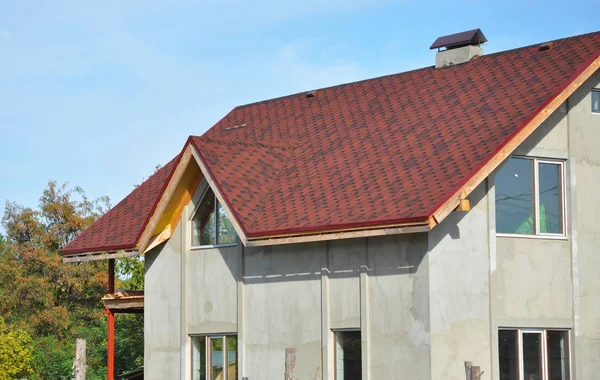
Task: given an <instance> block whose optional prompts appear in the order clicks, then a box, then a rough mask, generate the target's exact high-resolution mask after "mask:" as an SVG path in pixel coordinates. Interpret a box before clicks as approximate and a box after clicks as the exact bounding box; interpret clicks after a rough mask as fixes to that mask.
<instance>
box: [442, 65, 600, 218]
mask: <svg viewBox="0 0 600 380" xmlns="http://www.w3.org/2000/svg"><path fill="white" fill-rule="evenodd" d="M599 68H600V57H596V59H594V60H593V61H592V63H591V64H590V65H588V66H587V67H586V68H585V69H584V70H583V71H582V72H581V73H580V74H579V75H577V77H575V79H574V80H573V81H571V83H569V84H568V85H567V86H566V87H565V88H564V89H563V90H562V91H561V92H560V93H559V94H558V95H557V96H555V97H554V99H552V100H551V101H550V102H549V103H548V104H547V105H546V106H545V107H544V108H543V109H542V110H541V111H540V112H538V113H537V115H535V116H534V117H533V118H532V119H531V120H530V121H529V122H528V123H527V124H526V125H525V126H524V127H523V128H521V130H520V131H518V132H517V133H516V134H515V136H514V137H513V138H512V139H511V140H510V141H509V142H508V143H507V144H506V145H505V146H504V147H502V149H500V150H499V151H498V152H497V153H496V154H495V155H494V156H493V157H492V158H491V159H490V160H489V161H488V162H487V163H486V164H485V165H484V166H483V167H482V168H481V169H479V170H478V171H477V173H475V174H474V175H473V176H472V177H471V178H470V179H469V180H468V181H467V182H466V183H465V184H464V185H463V186H462V187H461V188H459V189H458V190H457V191H456V192H455V193H454V194H452V196H451V197H450V198H448V200H447V201H446V202H445V203H443V204H442V205H441V206H440V207H438V209H437V210H436V211H435V212H434V213H433V215H432V216H431V217H430V224H431V225H432V227H433V226H435V225H436V224H440V223H441V222H442V221H443V220H444V219H446V217H447V216H448V215H450V213H451V212H452V211H454V210H455V209H456V208H457V207H458V206H459V204H460V201H461V200H462V199H465V198H466V197H467V196H468V195H469V194H471V192H473V190H475V188H476V187H477V186H479V184H481V183H482V182H483V181H484V180H485V179H486V178H487V177H488V176H489V175H490V174H491V173H492V172H493V171H494V170H496V168H498V166H500V165H501V164H502V163H503V162H504V160H506V159H507V158H508V157H509V156H510V155H511V154H512V153H513V152H514V151H515V149H516V148H517V147H518V146H519V145H521V144H522V143H523V142H524V141H525V140H526V139H527V138H528V137H529V136H531V134H532V133H533V132H534V131H535V130H536V129H537V128H538V127H539V126H540V125H541V124H542V123H543V122H544V121H546V120H547V119H548V117H550V115H552V113H553V112H554V111H556V110H557V109H558V107H560V105H561V104H562V103H563V102H564V101H565V100H567V98H568V97H569V96H571V95H572V94H573V93H574V92H575V90H577V89H578V88H579V87H580V86H581V85H582V84H583V83H584V82H585V81H586V80H587V79H588V78H589V77H590V76H592V74H594V72H596V70H598V69H599Z"/></svg>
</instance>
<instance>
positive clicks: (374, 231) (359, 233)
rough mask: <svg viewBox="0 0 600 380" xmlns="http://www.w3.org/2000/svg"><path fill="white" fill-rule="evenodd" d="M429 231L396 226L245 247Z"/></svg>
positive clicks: (423, 227) (262, 241)
mask: <svg viewBox="0 0 600 380" xmlns="http://www.w3.org/2000/svg"><path fill="white" fill-rule="evenodd" d="M427 231H429V225H427V224H420V225H409V226H398V227H387V228H375V229H370V230H356V231H344V232H328V233H320V234H312V235H301V236H286V237H271V238H269V237H266V238H260V239H252V240H247V241H246V244H244V245H245V246H246V247H261V246H268V245H280V244H294V243H307V242H313V241H323V240H340V239H353V238H361V237H372V236H384V235H397V234H410V233H417V232H427Z"/></svg>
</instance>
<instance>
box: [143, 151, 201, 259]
mask: <svg viewBox="0 0 600 380" xmlns="http://www.w3.org/2000/svg"><path fill="white" fill-rule="evenodd" d="M190 163H191V161H189V162H188V166H187V170H189V167H190ZM201 173H202V172H201V171H200V169H198V173H197V175H196V176H193V177H191V178H188V179H187V180H186V179H185V177H186V174H185V170H184V174H182V177H181V179H180V181H179V182H178V186H184V188H183V189H180V191H182V193H181V194H178V192H177V190H174V191H173V193H172V194H171V197H174V196H178V197H180V199H179V200H178V201H177V204H176V206H173V205H171V203H170V200H169V201H167V205H166V206H165V209H163V212H162V213H165V212H168V211H169V210H171V211H173V215H172V216H171V217H170V219H169V222H168V224H167V225H166V226H164V225H159V228H158V229H157V228H155V230H154V231H153V232H152V234H151V238H150V241H149V242H148V245H147V246H146V248H145V249H144V251H143V252H142V254H143V255H144V254H146V252H148V251H150V250H151V249H153V248H155V247H156V246H158V245H159V244H161V243H162V242H164V241H166V240H168V239H170V238H171V236H172V235H173V233H174V232H175V228H177V225H178V224H179V220H180V219H181V215H182V214H183V209H184V208H185V206H186V205H187V204H188V203H189V202H190V200H191V199H192V195H193V193H194V191H195V189H196V187H197V186H198V184H199V183H200V181H201V180H202V174H201ZM192 175H193V173H192ZM176 200H177V199H176ZM169 207H170V209H169ZM162 213H161V215H159V218H158V220H159V221H160V220H161V218H162V217H163V215H162ZM159 224H160V223H159ZM161 229H162V230H161Z"/></svg>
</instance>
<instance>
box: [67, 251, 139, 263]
mask: <svg viewBox="0 0 600 380" xmlns="http://www.w3.org/2000/svg"><path fill="white" fill-rule="evenodd" d="M137 254H138V253H137V251H129V252H123V251H121V252H112V253H106V252H90V253H81V254H77V255H73V256H67V257H63V259H62V261H63V263H83V262H87V261H96V260H109V259H122V258H124V257H134V256H137Z"/></svg>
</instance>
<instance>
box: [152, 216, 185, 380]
mask: <svg viewBox="0 0 600 380" xmlns="http://www.w3.org/2000/svg"><path fill="white" fill-rule="evenodd" d="M181 232H182V227H181V224H180V225H179V227H177V229H176V231H175V233H174V234H173V236H172V237H171V239H169V240H168V241H167V242H165V243H163V244H161V245H160V246H158V247H156V248H154V249H153V250H151V251H150V252H148V253H146V256H145V257H146V261H145V275H144V282H145V285H144V287H145V289H144V294H145V297H144V372H145V374H144V376H145V378H146V379H151V380H153V379H156V380H162V379H178V378H180V375H181V367H182V363H181V359H182V356H181V352H182V350H181V346H182V339H181V327H182V326H181V316H182V315H181V308H182V305H183V302H182V297H181V288H182V286H181V242H182V239H181Z"/></svg>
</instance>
